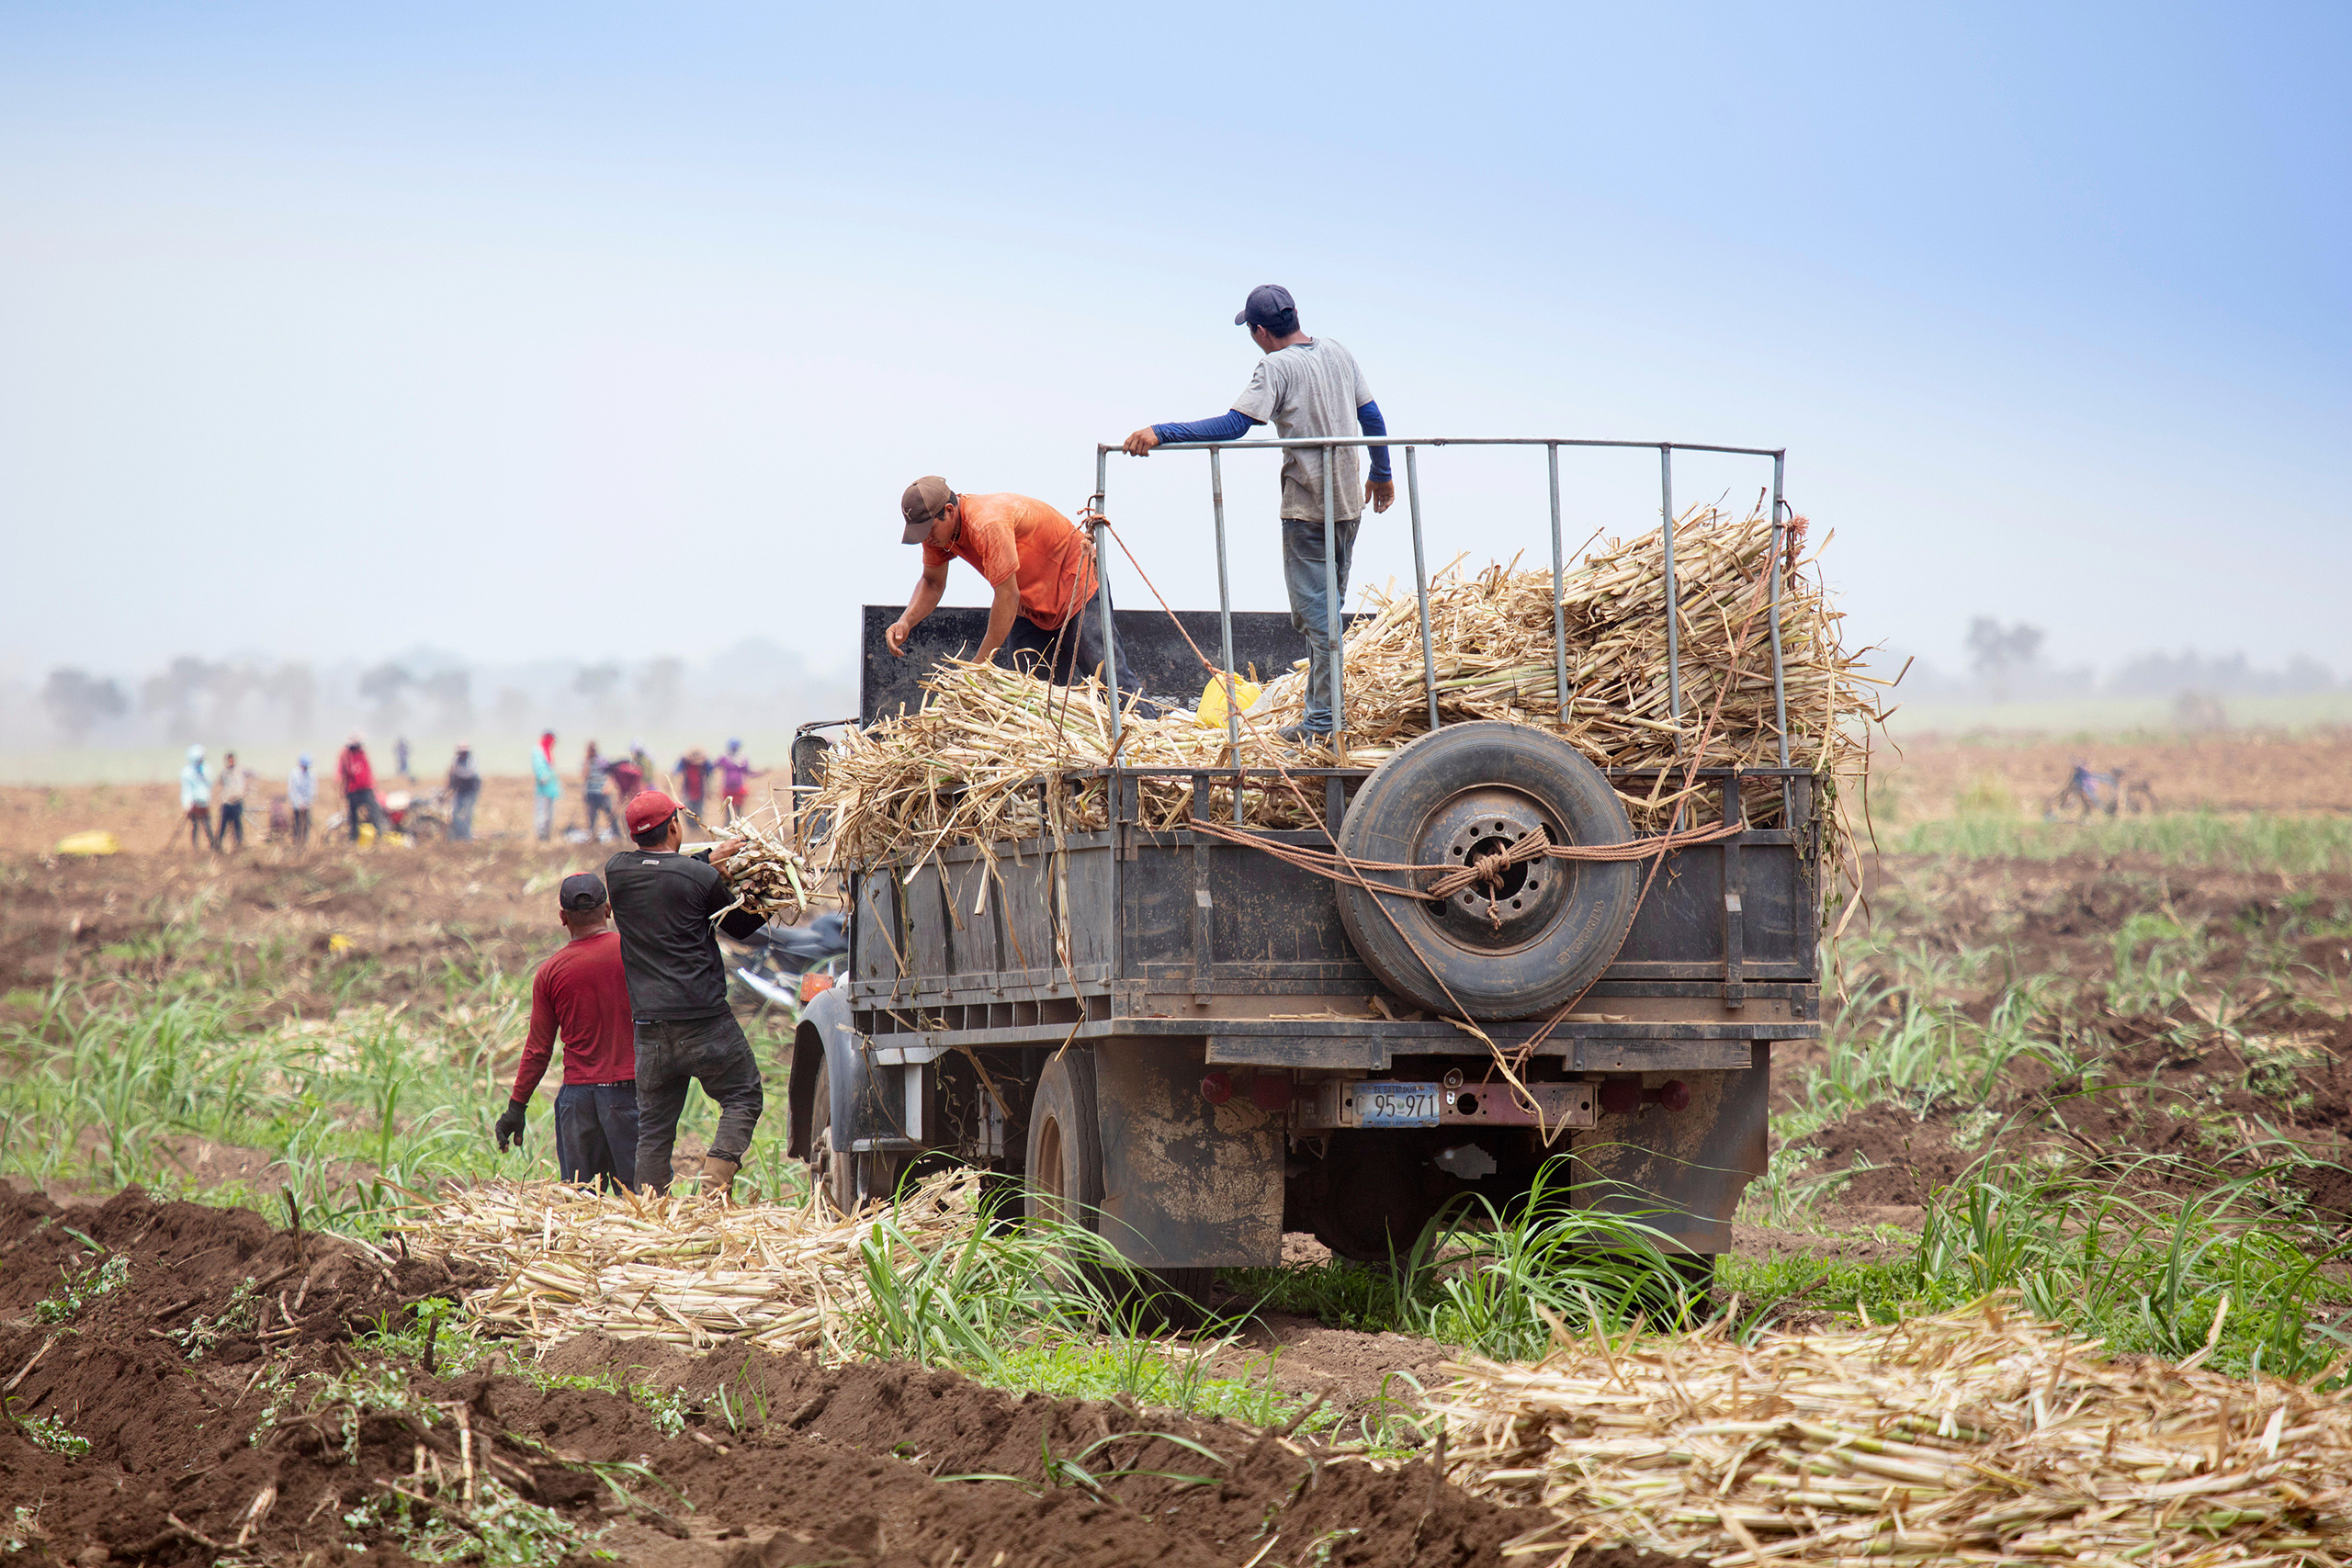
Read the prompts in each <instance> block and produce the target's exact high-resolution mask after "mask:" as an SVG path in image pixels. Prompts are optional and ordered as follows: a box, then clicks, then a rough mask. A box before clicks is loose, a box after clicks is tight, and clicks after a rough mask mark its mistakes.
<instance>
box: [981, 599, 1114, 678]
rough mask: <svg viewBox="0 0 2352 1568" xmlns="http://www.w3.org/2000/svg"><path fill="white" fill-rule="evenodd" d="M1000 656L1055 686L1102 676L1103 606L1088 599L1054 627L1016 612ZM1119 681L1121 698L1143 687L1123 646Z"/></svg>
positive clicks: (1012, 664)
mask: <svg viewBox="0 0 2352 1568" xmlns="http://www.w3.org/2000/svg"><path fill="white" fill-rule="evenodd" d="M1002 656H1003V659H1004V661H1005V662H1006V663H1007V664H1010V665H1011V666H1012V668H1014V669H1015V670H1025V671H1029V672H1030V673H1031V674H1033V675H1035V676H1036V677H1037V678H1038V679H1039V680H1041V681H1051V682H1053V683H1054V684H1055V685H1057V686H1067V685H1069V683H1070V681H1071V679H1072V677H1074V676H1077V675H1091V676H1093V677H1094V678H1095V679H1096V680H1098V681H1099V680H1101V679H1102V678H1103V606H1102V605H1100V604H1096V603H1095V602H1094V601H1093V600H1091V599H1089V600H1088V601H1087V602H1086V603H1085V604H1084V605H1083V606H1081V607H1080V610H1079V611H1078V612H1077V613H1076V614H1075V615H1071V616H1070V618H1069V620H1067V621H1064V622H1063V623H1062V624H1061V626H1058V627H1057V628H1056V629H1055V630H1053V631H1047V630H1046V629H1045V628H1044V627H1043V626H1039V625H1038V624H1037V623H1036V622H1035V621H1033V620H1031V619H1030V618H1029V617H1028V616H1026V615H1015V616H1013V617H1012V630H1011V631H1009V632H1007V633H1005V635H1004V648H1003V650H1002ZM1118 684H1119V699H1120V701H1122V702H1125V700H1126V699H1127V698H1129V697H1132V696H1134V695H1135V694H1136V693H1138V692H1140V691H1142V690H1143V688H1142V687H1141V686H1138V685H1137V684H1136V674H1135V670H1134V667H1133V666H1131V665H1129V664H1128V662H1127V653H1126V649H1120V650H1119V682H1118Z"/></svg>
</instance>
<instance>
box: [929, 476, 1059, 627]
mask: <svg viewBox="0 0 2352 1568" xmlns="http://www.w3.org/2000/svg"><path fill="white" fill-rule="evenodd" d="M956 500H957V502H959V504H960V507H961V510H962V513H963V519H964V522H963V531H962V532H961V533H959V534H957V535H956V547H955V548H954V549H952V550H944V549H941V548H940V547H938V546H937V545H935V544H933V543H932V542H931V541H930V540H927V539H926V540H925V541H923V547H922V558H923V561H924V563H925V564H926V565H930V566H945V565H946V564H947V563H948V562H949V561H951V560H953V559H955V558H956V557H958V556H961V557H962V558H964V559H965V560H966V561H967V562H969V563H970V564H971V565H972V567H973V568H974V569H975V570H978V572H979V574H980V575H981V576H982V577H985V578H987V579H988V580H989V583H990V584H995V583H1000V582H1002V581H1004V580H1005V579H1006V578H1008V577H1010V578H1012V579H1013V580H1014V586H1015V587H1016V588H1017V589H1018V590H1019V592H1020V594H1021V614H1022V615H1023V618H1024V619H1026V620H1027V621H1028V622H1029V623H1030V624H1031V625H1032V626H1035V627H1036V628H1037V629H1038V630H1039V631H1046V632H1050V631H1057V630H1059V629H1060V627H1061V624H1062V622H1064V621H1065V620H1067V619H1069V613H1070V610H1071V608H1072V607H1073V606H1074V605H1076V604H1079V603H1080V601H1081V600H1084V599H1086V598H1087V597H1088V596H1090V595H1091V594H1092V593H1093V592H1094V563H1093V561H1092V560H1091V558H1090V557H1089V556H1088V553H1087V548H1086V536H1085V535H1083V534H1081V533H1080V532H1079V531H1078V525H1076V524H1074V523H1072V522H1071V521H1070V520H1069V518H1067V517H1065V516H1063V515H1062V514H1061V513H1058V512H1057V511H1055V510H1054V509H1053V508H1052V507H1050V506H1048V505H1046V503H1045V502H1042V501H1037V500H1035V499H1033V498H1031V497H1029V496H1025V495H1012V494H1005V495H966V496H958V497H957V498H956Z"/></svg>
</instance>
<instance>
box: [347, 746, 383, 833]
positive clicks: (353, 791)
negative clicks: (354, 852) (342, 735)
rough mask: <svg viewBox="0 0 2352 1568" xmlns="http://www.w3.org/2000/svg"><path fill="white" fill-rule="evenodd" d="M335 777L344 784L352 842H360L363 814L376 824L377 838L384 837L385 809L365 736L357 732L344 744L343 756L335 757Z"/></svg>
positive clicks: (348, 825)
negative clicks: (377, 789)
mask: <svg viewBox="0 0 2352 1568" xmlns="http://www.w3.org/2000/svg"><path fill="white" fill-rule="evenodd" d="M335 776H336V777H337V779H338V780H339V781H340V782H341V783H342V784H343V820H344V823H345V826H346V827H348V828H349V829H351V841H352V842H353V843H355V844H356V843H357V842H358V841H359V820H360V818H362V817H365V818H367V819H368V822H370V823H371V824H373V825H374V827H375V829H376V836H377V837H378V838H381V837H383V834H384V809H383V807H380V806H378V805H377V804H376V767H375V764H374V763H372V762H370V761H368V743H367V740H366V739H365V738H364V737H361V736H359V735H354V736H353V737H352V738H351V739H349V740H348V741H346V742H345V743H344V748H343V755H342V756H341V757H339V758H337V759H336V760H335Z"/></svg>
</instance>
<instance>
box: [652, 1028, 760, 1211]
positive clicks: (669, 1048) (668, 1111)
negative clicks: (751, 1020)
mask: <svg viewBox="0 0 2352 1568" xmlns="http://www.w3.org/2000/svg"><path fill="white" fill-rule="evenodd" d="M697 1083H699V1084H701V1085H702V1091H703V1093H705V1094H707V1095H708V1096H710V1098H711V1099H712V1100H716V1101H718V1130H717V1131H716V1132H714V1133H712V1134H711V1135H710V1157H711V1158H712V1159H723V1160H731V1161H733V1162H734V1163H735V1164H737V1165H741V1164H742V1163H743V1151H744V1150H745V1149H747V1148H749V1147H751V1146H752V1129H753V1128H755V1127H757V1126H758V1125H759V1124H760V1111H761V1109H762V1107H763V1106H764V1105H765V1104H766V1102H767V1101H766V1097H765V1096H764V1095H763V1093H762V1092H761V1089H760V1063H759V1058H758V1057H756V1056H754V1055H752V1043H751V1042H750V1041H749V1040H746V1039H744V1038H743V1026H742V1025H741V1024H740V1023H738V1022H736V1021H735V1015H734V1014H733V1013H724V1012H723V1013H720V1014H719V1015H718V1017H717V1018H690V1019H678V1020H659V1021H657V1020H651V1019H642V1018H640V1019H639V1020H638V1021H637V1126H638V1133H637V1168H638V1170H639V1173H640V1174H641V1175H642V1177H643V1179H644V1185H646V1186H647V1187H650V1188H651V1189H652V1190H654V1191H656V1192H667V1191H668V1190H670V1156H671V1152H672V1151H673V1149H675V1148H676V1147H677V1144H678V1113H679V1112H680V1111H684V1110H685V1108H686V1091H687V1090H688V1089H692V1088H693V1087H694V1086H695V1084H697Z"/></svg>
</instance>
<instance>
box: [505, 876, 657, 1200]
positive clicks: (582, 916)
mask: <svg viewBox="0 0 2352 1568" xmlns="http://www.w3.org/2000/svg"><path fill="white" fill-rule="evenodd" d="M556 909H557V913H558V916H559V917H560V919H562V921H563V929H564V930H565V931H567V932H569V933H570V936H571V940H570V941H569V942H565V943H564V945H563V946H562V947H561V948H560V949H558V950H557V952H556V953H555V955H554V956H553V957H551V958H549V959H548V961H547V962H546V963H544V964H540V965H539V969H538V973H537V974H536V975H534V976H531V1032H530V1033H529V1034H528V1035H527V1036H526V1037H525V1039H524V1041H523V1065H522V1066H519V1067H517V1068H516V1069H515V1089H514V1092H513V1093H512V1094H510V1095H509V1096H507V1100H506V1110H505V1112H504V1113H503V1115H501V1116H500V1117H499V1118H498V1121H497V1123H496V1127H495V1130H496V1133H497V1135H498V1147H499V1152H500V1153H502V1154H503V1153H504V1152H505V1151H506V1150H507V1149H508V1148H509V1147H511V1146H513V1145H517V1144H520V1143H521V1142H522V1141H523V1113H524V1111H525V1110H526V1108H528V1106H529V1105H530V1103H531V1091H532V1090H533V1089H537V1088H538V1087H539V1079H540V1078H541V1077H545V1076H546V1074H547V1070H548V1058H549V1056H550V1055H552V1054H553V1047H554V1044H555V1042H556V1040H557V1039H558V1038H559V1037H560V1038H561V1039H562V1042H563V1087H562V1088H561V1089H558V1090H556V1094H555V1164H556V1170H557V1172H558V1173H559V1174H560V1175H561V1176H562V1178H563V1179H565V1180H566V1181H591V1182H594V1183H596V1184H597V1185H598V1186H600V1187H603V1188H605V1190H608V1191H609V1190H616V1189H619V1188H633V1187H635V1186H636V1185H637V1035H636V1030H635V1028H634V1027H633V1026H632V1025H631V1024H630V1022H629V1005H628V976H627V975H626V974H625V973H624V972H623V970H622V968H621V939H620V938H619V937H617V936H616V935H614V934H613V926H612V915H613V910H612V906H611V904H610V903H609V902H608V901H607V900H606V898H605V884H604V882H603V881H602V880H601V879H600V878H598V877H597V876H595V875H594V874H593V873H589V872H581V873H578V874H574V875H571V876H567V877H565V878H564V879H563V886H561V887H560V888H558V889H557V890H556Z"/></svg>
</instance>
